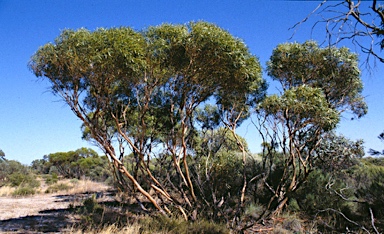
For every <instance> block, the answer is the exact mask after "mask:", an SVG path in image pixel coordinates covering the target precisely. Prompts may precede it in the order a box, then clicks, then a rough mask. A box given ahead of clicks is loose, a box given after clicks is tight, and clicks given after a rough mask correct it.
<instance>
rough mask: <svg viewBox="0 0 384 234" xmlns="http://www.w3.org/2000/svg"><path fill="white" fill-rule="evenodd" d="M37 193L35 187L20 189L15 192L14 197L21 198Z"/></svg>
mask: <svg viewBox="0 0 384 234" xmlns="http://www.w3.org/2000/svg"><path fill="white" fill-rule="evenodd" d="M35 193H36V189H35V188H33V187H28V186H26V187H19V188H17V189H16V190H15V191H13V193H12V196H15V197H19V196H29V195H34V194H35Z"/></svg>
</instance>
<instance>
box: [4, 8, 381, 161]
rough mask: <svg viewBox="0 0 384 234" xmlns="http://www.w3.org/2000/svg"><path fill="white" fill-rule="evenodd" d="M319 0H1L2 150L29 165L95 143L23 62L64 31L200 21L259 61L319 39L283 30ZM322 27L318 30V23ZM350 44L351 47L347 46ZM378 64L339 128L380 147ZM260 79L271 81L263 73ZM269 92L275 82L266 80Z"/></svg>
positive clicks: (252, 134)
mask: <svg viewBox="0 0 384 234" xmlns="http://www.w3.org/2000/svg"><path fill="white" fill-rule="evenodd" d="M318 3H319V2H315V1H308V2H307V1H273V0H268V1H267V0H266V1H262V0H261V1H256V0H242V1H238V0H233V1H229V0H221V1H218V0H212V1H207V0H196V1H160V0H158V1H148V0H147V1H129V0H125V1H123V0H121V1H117V0H109V1H101V0H89V1H88V0H76V1H75V0H65V1H64V0H62V1H59V0H28V1H27V0H25V1H23V0H0V149H2V150H3V151H4V152H5V154H6V158H8V159H14V160H18V161H20V162H22V163H25V164H29V163H30V162H31V161H32V160H34V159H39V158H42V157H43V156H44V155H46V154H49V153H54V152H60V151H69V150H75V149H77V148H80V147H93V146H92V145H91V144H89V143H87V142H85V141H83V140H81V131H80V125H81V122H80V121H79V120H77V119H76V117H75V115H74V114H73V113H72V112H71V111H70V109H69V108H68V107H67V106H66V105H65V103H64V102H63V101H61V100H60V98H59V97H55V96H54V95H52V93H50V92H49V89H48V87H49V84H48V83H47V82H46V81H43V80H38V79H37V78H36V77H35V76H34V75H33V74H32V73H31V72H30V71H29V70H28V68H27V63H28V61H29V60H30V57H31V56H32V55H33V53H34V52H35V51H36V50H37V49H38V48H39V46H42V45H44V44H46V43H48V42H52V41H53V40H54V39H55V38H56V37H57V36H58V35H59V34H60V32H61V30H63V29H78V28H81V27H84V28H87V29H89V30H94V29H96V28H99V27H119V26H129V27H132V28H134V29H136V30H141V29H144V28H145V27H148V26H151V25H159V24H161V23H181V24H182V23H187V22H189V21H198V20H204V21H208V22H212V23H215V24H217V25H218V26H220V27H222V28H224V29H226V30H228V31H229V32H230V33H232V34H233V35H234V36H236V37H239V38H242V39H243V40H244V42H245V43H246V44H247V45H248V47H249V48H250V50H251V52H252V53H253V54H255V55H256V56H257V57H259V59H260V62H261V64H262V66H263V67H265V64H266V62H267V61H268V59H269V57H270V55H271V53H272V50H273V49H274V48H275V47H276V46H277V45H278V44H279V43H284V42H288V41H298V42H304V41H305V40H308V39H310V38H311V36H312V38H313V39H317V40H322V39H323V37H322V34H321V33H319V34H318V33H314V34H312V33H311V30H310V29H311V26H312V25H313V21H312V23H311V21H308V22H307V23H305V24H304V25H302V26H301V27H300V28H299V30H298V31H297V33H296V34H295V36H294V37H293V38H292V39H291V40H289V38H290V37H291V35H292V33H293V31H290V30H288V29H289V28H290V27H291V26H293V25H294V24H295V23H296V22H298V21H300V20H302V19H303V18H304V17H305V16H306V15H308V13H309V12H311V11H312V10H313V9H314V8H315V7H316V5H317V4H318ZM318 30H321V28H318ZM352 50H354V48H353V49H352ZM382 67H383V65H382V64H378V66H377V68H376V70H374V72H373V74H372V75H368V74H366V72H365V73H363V76H362V78H363V81H364V85H365V89H364V93H363V94H364V96H366V101H367V103H368V106H369V113H368V115H367V116H365V117H364V118H362V119H360V120H354V121H350V120H349V118H348V117H346V118H344V119H343V121H342V122H341V124H340V125H339V128H338V132H340V133H342V134H343V135H345V136H347V137H349V138H351V139H360V138H361V139H364V141H365V142H366V144H365V146H366V148H367V149H369V148H375V149H382V148H384V144H382V143H381V142H380V141H379V140H378V139H377V136H378V135H379V134H380V133H381V132H382V131H383V130H384V121H383V120H384V118H383V117H384V112H383V111H384V102H383V94H382V91H383V88H384V77H383V69H382ZM264 77H265V78H266V79H267V80H268V81H270V78H268V77H267V76H266V75H264ZM270 86H271V87H270V90H273V89H274V88H275V86H276V85H275V84H273V83H271V84H270ZM239 133H240V134H241V135H243V136H245V137H246V138H247V139H248V144H249V145H250V148H251V150H253V151H257V150H258V147H259V145H260V142H259V139H258V136H257V134H256V131H255V129H254V128H253V127H252V126H251V125H250V124H249V122H248V123H245V124H244V125H243V126H242V128H241V129H240V131H239Z"/></svg>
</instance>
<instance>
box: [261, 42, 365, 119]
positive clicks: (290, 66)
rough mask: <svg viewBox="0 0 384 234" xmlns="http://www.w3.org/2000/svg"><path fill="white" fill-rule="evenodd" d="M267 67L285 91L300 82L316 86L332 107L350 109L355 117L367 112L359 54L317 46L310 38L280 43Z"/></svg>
mask: <svg viewBox="0 0 384 234" xmlns="http://www.w3.org/2000/svg"><path fill="white" fill-rule="evenodd" d="M267 70H268V75H270V76H271V77H272V78H273V79H275V80H278V81H280V83H281V84H282V86H283V88H284V90H287V89H290V88H292V87H299V86H302V85H307V86H310V87H313V88H319V89H321V90H322V92H323V94H324V97H325V98H326V100H327V101H328V103H329V104H330V106H331V107H332V108H335V109H337V110H338V111H341V112H342V111H344V110H347V109H349V110H350V111H352V112H353V113H354V114H355V115H357V116H358V117H361V116H363V115H365V114H366V113H367V105H366V103H365V102H364V98H363V97H362V96H361V92H362V89H363V84H362V81H361V79H360V70H359V67H358V56H357V54H354V53H351V52H350V50H349V49H348V48H345V47H343V48H336V47H327V48H319V46H318V45H317V43H316V42H313V41H307V42H305V43H303V44H300V43H285V44H280V45H278V46H277V47H276V49H274V51H273V54H272V56H271V59H270V61H269V62H268V68H267Z"/></svg>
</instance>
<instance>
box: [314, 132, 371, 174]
mask: <svg viewBox="0 0 384 234" xmlns="http://www.w3.org/2000/svg"><path fill="white" fill-rule="evenodd" d="M363 143H364V142H363V141H362V140H357V141H351V140H350V139H348V138H346V137H344V136H343V135H337V134H336V133H335V132H328V133H326V134H324V135H323V139H322V141H321V142H320V145H319V147H318V149H316V158H315V160H314V166H316V167H317V168H320V169H321V170H323V171H325V172H327V173H332V174H334V175H337V174H338V173H340V172H342V170H345V169H348V168H350V167H352V166H353V165H356V164H357V163H358V159H361V158H362V157H363V156H364V154H365V153H364V147H363Z"/></svg>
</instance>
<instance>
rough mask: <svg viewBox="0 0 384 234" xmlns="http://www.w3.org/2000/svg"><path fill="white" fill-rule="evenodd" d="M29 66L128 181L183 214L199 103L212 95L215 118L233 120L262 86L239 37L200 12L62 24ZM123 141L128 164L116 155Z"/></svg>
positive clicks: (189, 203)
mask: <svg viewBox="0 0 384 234" xmlns="http://www.w3.org/2000/svg"><path fill="white" fill-rule="evenodd" d="M29 67H30V69H31V70H32V71H33V72H34V74H35V75H36V76H38V77H43V78H45V79H48V80H49V81H50V82H51V84H52V86H51V90H52V91H53V93H54V94H56V95H58V96H60V97H61V98H62V99H63V100H64V101H65V102H66V103H67V104H68V105H69V107H70V108H71V109H72V111H73V112H74V114H75V115H76V116H77V117H78V118H79V119H81V120H82V122H83V129H84V133H85V137H86V138H88V139H92V140H93V141H94V142H95V143H97V144H98V145H99V146H100V147H101V149H102V150H103V151H104V152H105V153H106V155H108V157H109V158H110V160H111V162H112V163H113V165H114V166H115V169H116V171H117V174H119V175H121V176H122V178H125V179H124V181H125V182H123V181H122V184H124V183H126V189H129V190H131V191H132V192H136V191H137V192H139V193H141V194H142V195H144V196H145V197H146V198H147V199H148V200H149V201H150V202H151V203H152V204H153V205H154V207H156V208H157V210H159V211H160V212H162V213H171V210H174V209H170V207H174V208H176V210H179V211H180V212H181V213H182V214H183V215H184V217H185V218H188V217H192V216H194V215H195V214H196V213H197V210H198V209H197V208H198V207H199V204H201V201H199V197H197V195H196V191H195V189H196V188H195V185H194V182H193V176H192V175H191V173H190V167H189V163H190V160H193V153H192V151H191V149H190V145H191V144H190V142H191V139H193V136H194V135H195V132H196V126H195V125H196V123H195V118H194V116H195V114H196V111H197V107H198V106H199V107H202V106H204V105H205V104H207V103H208V102H210V103H211V104H212V103H214V104H215V105H216V106H217V107H218V109H219V110H220V115H221V119H224V117H225V119H226V120H227V122H230V123H235V124H239V123H240V122H241V121H240V120H242V119H244V118H246V117H247V116H248V114H247V113H248V112H249V108H250V107H252V106H255V105H256V104H257V103H258V102H259V101H260V100H261V99H262V98H263V97H264V95H265V89H266V85H265V82H264V80H263V79H262V78H261V67H260V64H259V62H258V59H257V58H256V57H255V56H253V55H252V54H251V53H250V52H249V50H248V48H247V47H246V45H245V44H244V43H243V42H242V41H241V40H240V39H238V38H235V37H233V36H232V35H231V34H230V33H228V32H227V31H225V30H223V29H221V28H219V27H217V26H215V25H213V24H210V23H206V22H195V23H189V24H187V25H169V24H163V25H160V26H156V27H149V28H147V29H145V30H143V31H135V30H133V29H131V28H126V27H121V28H111V29H97V30H96V31H88V30H86V29H79V30H76V31H74V30H65V31H63V32H62V33H61V34H60V36H59V37H58V38H56V40H55V42H54V43H48V44H46V45H44V46H42V47H41V48H39V49H38V51H37V52H36V53H35V54H34V55H33V57H32V59H31V62H30V64H29ZM127 148H129V150H130V151H131V152H132V154H131V155H132V160H131V162H134V166H133V167H132V169H127V168H126V167H125V166H124V162H123V160H124V157H123V156H124V155H125V150H126V149H127ZM161 163H162V164H161ZM159 164H161V165H159ZM159 172H161V173H159ZM150 191H152V192H150Z"/></svg>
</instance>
